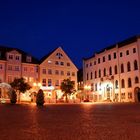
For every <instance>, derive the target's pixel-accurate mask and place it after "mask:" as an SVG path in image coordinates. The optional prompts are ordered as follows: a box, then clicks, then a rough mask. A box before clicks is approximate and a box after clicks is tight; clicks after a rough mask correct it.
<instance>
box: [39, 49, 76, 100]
mask: <svg viewBox="0 0 140 140" xmlns="http://www.w3.org/2000/svg"><path fill="white" fill-rule="evenodd" d="M77 70H78V69H77V68H76V66H75V65H74V63H73V62H72V61H71V59H70V58H69V57H68V55H67V54H66V53H65V52H64V50H63V49H62V48H61V47H58V48H56V49H55V50H53V51H52V52H51V53H49V54H47V55H46V56H44V57H43V58H42V59H41V60H40V64H39V81H40V83H41V85H42V87H41V88H42V89H43V90H44V91H45V95H46V96H45V97H46V101H47V102H49V101H51V102H55V101H56V99H61V98H62V95H63V93H62V92H61V90H60V85H61V82H62V81H63V80H64V79H68V78H69V79H70V80H72V81H74V82H75V89H76V90H77Z"/></svg>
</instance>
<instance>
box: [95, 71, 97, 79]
mask: <svg viewBox="0 0 140 140" xmlns="http://www.w3.org/2000/svg"><path fill="white" fill-rule="evenodd" d="M96 78H97V72H96V71H95V79H96Z"/></svg>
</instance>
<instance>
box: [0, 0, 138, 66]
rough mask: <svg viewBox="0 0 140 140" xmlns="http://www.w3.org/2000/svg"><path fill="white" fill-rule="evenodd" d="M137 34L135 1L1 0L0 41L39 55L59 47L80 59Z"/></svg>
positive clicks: (73, 57) (136, 1) (78, 61)
mask: <svg viewBox="0 0 140 140" xmlns="http://www.w3.org/2000/svg"><path fill="white" fill-rule="evenodd" d="M138 34H140V1H138V0H117V1H114V0H32V1H31V0H28V1H27V0H23V1H22V0H0V44H1V45H8V46H11V47H17V48H20V49H23V50H24V51H26V52H28V53H31V54H32V55H33V56H35V57H37V58H41V57H43V56H44V55H46V54H47V53H49V52H50V51H52V50H53V49H55V48H56V47H58V46H62V47H63V49H64V50H65V51H66V53H68V55H69V56H70V58H71V59H72V60H73V62H74V63H75V64H76V65H77V67H78V68H80V67H82V58H83V57H89V56H91V55H92V54H93V53H94V52H96V51H99V50H100V49H102V48H104V47H107V46H110V45H113V44H115V43H117V42H119V41H122V40H124V39H126V38H128V37H131V36H133V35H138Z"/></svg>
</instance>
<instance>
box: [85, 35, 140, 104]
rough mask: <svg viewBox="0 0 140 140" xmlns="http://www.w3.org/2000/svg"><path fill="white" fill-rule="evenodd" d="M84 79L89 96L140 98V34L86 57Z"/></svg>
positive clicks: (95, 98)
mask: <svg viewBox="0 0 140 140" xmlns="http://www.w3.org/2000/svg"><path fill="white" fill-rule="evenodd" d="M83 80H84V87H85V88H84V90H85V93H86V98H87V97H88V98H89V100H92V101H112V102H137V101H140V90H139V88H140V82H139V80H140V37H132V38H129V39H127V40H125V41H122V42H119V43H117V44H115V45H113V46H110V47H107V48H105V49H103V50H102V51H100V52H98V53H95V54H94V55H93V56H91V57H90V58H87V59H84V60H83ZM87 87H89V88H87Z"/></svg>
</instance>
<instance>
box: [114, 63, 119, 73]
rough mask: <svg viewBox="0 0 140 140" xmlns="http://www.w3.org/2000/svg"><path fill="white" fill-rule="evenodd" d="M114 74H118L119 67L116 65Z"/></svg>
mask: <svg viewBox="0 0 140 140" xmlns="http://www.w3.org/2000/svg"><path fill="white" fill-rule="evenodd" d="M114 72H115V74H117V73H118V71H117V65H115V68H114Z"/></svg>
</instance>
